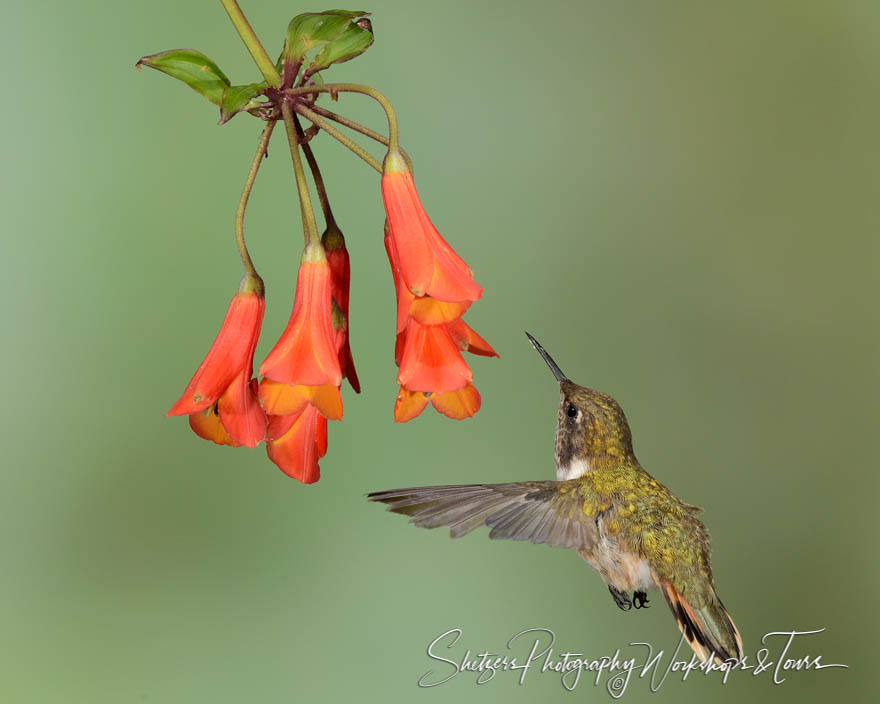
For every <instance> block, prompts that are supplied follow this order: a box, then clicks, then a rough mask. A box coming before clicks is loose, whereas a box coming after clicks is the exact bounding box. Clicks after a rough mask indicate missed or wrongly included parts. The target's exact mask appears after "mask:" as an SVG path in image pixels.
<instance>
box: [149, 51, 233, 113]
mask: <svg viewBox="0 0 880 704" xmlns="http://www.w3.org/2000/svg"><path fill="white" fill-rule="evenodd" d="M135 66H137V67H138V68H140V67H141V66H149V67H150V68H154V69H156V70H157V71H161V72H162V73H167V74H168V75H169V76H171V77H172V78H177V79H179V80H181V81H183V82H184V83H186V84H187V85H188V86H189V87H190V88H192V89H193V90H194V91H196V92H197V93H200V94H201V95H203V96H204V97H206V98H207V99H208V100H210V101H211V102H212V103H214V105H218V106H219V105H221V104H222V102H223V91H224V90H226V88H227V87H228V86H229V85H230V83H229V79H228V78H227V77H226V74H225V73H223V71H221V70H220V67H219V66H218V65H217V64H215V63H214V62H213V61H211V59H209V58H208V57H207V56H205V55H204V54H203V53H202V52H200V51H196V50H195V49H171V50H170V51H160V52H159V53H158V54H151V55H150V56H144V57H143V58H141V59H140V61H138V62H137V63H136V64H135Z"/></svg>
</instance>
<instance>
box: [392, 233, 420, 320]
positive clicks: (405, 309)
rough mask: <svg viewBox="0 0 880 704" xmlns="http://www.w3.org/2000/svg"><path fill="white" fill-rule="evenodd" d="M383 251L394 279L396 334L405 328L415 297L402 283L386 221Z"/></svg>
mask: <svg viewBox="0 0 880 704" xmlns="http://www.w3.org/2000/svg"><path fill="white" fill-rule="evenodd" d="M385 251H386V252H387V253H388V261H389V262H390V264H391V274H392V276H393V277H394V293H395V295H396V296H397V332H398V333H400V332H402V331H403V330H404V329H405V328H406V322H407V320H408V318H409V309H410V307H411V306H412V303H413V301H414V300H415V299H416V297H415V296H414V295H413V293H412V291H410V290H409V289H408V288H407V287H406V284H405V283H403V276H402V274H401V273H400V263H399V262H400V258H399V257H398V255H397V249H396V247H395V246H394V240H393V239H392V237H391V226H390V225H389V224H388V221H387V220H386V221H385Z"/></svg>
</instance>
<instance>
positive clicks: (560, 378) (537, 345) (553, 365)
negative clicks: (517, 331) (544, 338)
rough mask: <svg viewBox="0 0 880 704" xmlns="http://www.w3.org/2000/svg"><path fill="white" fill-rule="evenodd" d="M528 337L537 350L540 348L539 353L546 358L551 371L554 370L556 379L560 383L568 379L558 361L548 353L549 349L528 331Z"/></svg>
mask: <svg viewBox="0 0 880 704" xmlns="http://www.w3.org/2000/svg"><path fill="white" fill-rule="evenodd" d="M526 337H527V338H529V342H531V343H532V346H533V347H534V348H535V349H536V350H538V354H539V355H541V357H543V358H544V361H545V362H547V366H548V367H550V371H551V372H553V376H555V377H556V381H558V382H560V383H562V382H563V381H568V377H567V376H565V374H563V373H562V370H561V369H560V368H559V366H558V365H557V364H556V362H554V361H553V357H551V356H550V355H549V354H547V350H545V349H544V348H543V347H541V343H540V342H538V341H537V340H536V339H535V338H534V337H532V336H531V335H529V333H526Z"/></svg>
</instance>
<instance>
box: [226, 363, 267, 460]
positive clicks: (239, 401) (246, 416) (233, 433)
mask: <svg viewBox="0 0 880 704" xmlns="http://www.w3.org/2000/svg"><path fill="white" fill-rule="evenodd" d="M245 375H247V376H250V370H249V369H248V370H245V371H244V372H242V373H241V374H239V375H238V376H237V377H236V378H235V380H234V381H233V382H232V383H231V384H230V385H229V388H228V389H226V391H225V392H224V393H223V395H222V396H221V397H220V400H219V401H218V402H217V409H218V411H219V412H220V421H221V422H222V423H223V427H224V428H226V430H227V432H228V433H229V437H231V438H232V440H233V441H234V442H235V444H236V445H245V446H247V447H256V446H257V445H259V444H260V443H261V442H263V440H264V439H265V437H266V414H265V412H264V411H263V409H262V408H260V402H259V400H258V399H257V380H256V379H251V380H248V378H247V376H245Z"/></svg>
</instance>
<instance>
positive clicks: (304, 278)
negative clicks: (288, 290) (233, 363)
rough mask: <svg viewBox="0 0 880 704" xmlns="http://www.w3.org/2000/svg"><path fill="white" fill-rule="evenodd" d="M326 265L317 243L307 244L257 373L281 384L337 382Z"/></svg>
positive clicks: (338, 381)
mask: <svg viewBox="0 0 880 704" xmlns="http://www.w3.org/2000/svg"><path fill="white" fill-rule="evenodd" d="M330 300H331V299H330V265H329V264H328V262H327V257H326V255H325V254H324V248H323V247H322V246H321V245H320V244H314V243H312V244H308V245H306V248H305V250H304V251H303V255H302V259H301V260H300V266H299V273H298V274H297V278H296V295H295V296H294V300H293V312H292V313H291V314H290V320H289V322H288V323H287V327H286V328H285V330H284V332H283V333H282V334H281V339H279V340H278V342H277V343H275V347H273V348H272V351H271V352H269V354H268V355H267V356H266V359H264V360H263V363H262V364H261V365H260V374H261V375H262V376H264V377H266V378H267V379H271V380H272V381H281V382H283V383H285V384H305V385H306V386H322V385H324V384H327V383H332V384H333V385H334V386H339V383H340V381H341V380H342V372H341V371H340V369H339V359H338V357H337V355H336V343H335V339H334V335H333V325H332V321H331V316H330Z"/></svg>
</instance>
